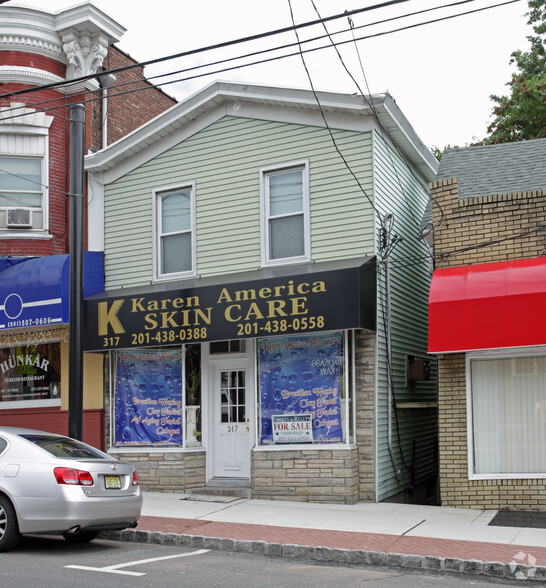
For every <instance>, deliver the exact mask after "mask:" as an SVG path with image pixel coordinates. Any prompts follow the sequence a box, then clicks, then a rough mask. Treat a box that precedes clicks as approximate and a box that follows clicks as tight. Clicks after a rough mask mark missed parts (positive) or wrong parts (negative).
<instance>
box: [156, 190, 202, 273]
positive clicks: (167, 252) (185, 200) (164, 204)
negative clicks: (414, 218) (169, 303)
mask: <svg viewBox="0 0 546 588" xmlns="http://www.w3.org/2000/svg"><path fill="white" fill-rule="evenodd" d="M194 195H195V186H194V185H187V186H183V187H180V188H168V189H165V190H158V191H155V192H154V198H155V205H156V207H155V211H156V255H155V278H156V279H170V278H179V277H186V276H192V275H194V274H195V212H194V209H195V196H194Z"/></svg>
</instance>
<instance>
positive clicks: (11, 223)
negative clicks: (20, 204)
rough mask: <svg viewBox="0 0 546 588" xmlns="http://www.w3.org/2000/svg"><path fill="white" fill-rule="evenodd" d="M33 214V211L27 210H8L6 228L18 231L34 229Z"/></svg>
mask: <svg viewBox="0 0 546 588" xmlns="http://www.w3.org/2000/svg"><path fill="white" fill-rule="evenodd" d="M31 214H32V213H31V211H30V210H28V209H25V208H8V209H7V211H6V226H8V227H11V228H16V229H30V228H31V227H32V220H31Z"/></svg>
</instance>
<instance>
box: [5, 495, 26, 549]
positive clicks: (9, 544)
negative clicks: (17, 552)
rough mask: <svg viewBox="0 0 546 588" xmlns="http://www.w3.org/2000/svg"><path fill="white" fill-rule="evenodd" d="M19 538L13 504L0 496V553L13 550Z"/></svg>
mask: <svg viewBox="0 0 546 588" xmlns="http://www.w3.org/2000/svg"><path fill="white" fill-rule="evenodd" d="M20 538H21V534H20V533H19V523H18V522H17V515H16V514H15V509H14V508H13V504H11V502H10V501H9V499H8V498H6V497H5V496H0V551H8V550H9V549H13V548H14V547H15V546H16V545H17V543H19V539H20Z"/></svg>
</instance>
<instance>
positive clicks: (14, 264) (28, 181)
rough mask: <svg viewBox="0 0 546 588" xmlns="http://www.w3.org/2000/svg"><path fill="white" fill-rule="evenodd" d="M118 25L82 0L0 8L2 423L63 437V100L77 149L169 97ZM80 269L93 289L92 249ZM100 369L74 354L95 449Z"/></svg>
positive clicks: (95, 145)
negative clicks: (81, 127) (76, 122)
mask: <svg viewBox="0 0 546 588" xmlns="http://www.w3.org/2000/svg"><path fill="white" fill-rule="evenodd" d="M124 32H125V29H124V28H123V27H122V26H121V25H120V24H119V23H117V22H116V21H115V20H113V19H111V18H110V17H109V16H108V15H106V14H105V13H104V12H102V11H101V10H99V9H98V8H96V7H95V6H94V5H93V4H91V3H89V2H87V3H81V4H79V5H77V6H74V7H72V8H68V9H65V10H62V11H60V12H57V13H54V12H52V11H50V10H48V9H47V8H46V9H36V8H29V7H26V6H23V5H18V4H16V3H14V2H13V3H12V2H10V3H9V4H5V5H2V6H1V7H0V423H2V424H9V425H23V426H32V427H36V428H46V429H49V430H52V431H54V432H59V433H66V432H67V399H68V394H67V392H68V388H67V371H68V359H67V357H68V324H67V323H68V296H69V293H68V289H69V288H68V269H69V261H68V249H69V230H68V219H69V201H70V196H69V173H68V171H69V159H70V157H69V133H70V131H69V119H70V105H71V104H75V103H82V104H83V105H84V107H85V113H86V115H85V127H86V131H85V149H86V151H87V150H95V151H96V150H98V149H102V148H103V147H105V146H106V145H108V144H109V143H112V142H113V141H116V140H117V139H119V138H120V137H121V136H123V135H124V134H126V133H128V132H130V131H132V130H134V129H135V128H137V127H138V126H140V125H142V124H143V123H144V122H146V121H147V120H149V119H150V118H153V117H154V116H155V115H156V114H159V113H160V112H162V111H164V110H166V109H167V108H169V107H171V106H172V105H173V104H175V103H176V101H175V100H173V99H172V98H170V97H169V96H167V95H166V94H164V93H163V92H161V91H160V90H159V89H157V88H154V87H153V86H152V85H151V84H149V83H148V82H147V81H146V80H145V79H144V77H143V71H142V68H141V67H136V68H135V67H132V66H134V65H136V62H135V61H134V60H133V59H132V58H131V57H129V56H128V55H126V54H125V53H123V52H122V51H120V50H119V49H118V48H117V47H115V46H114V45H113V44H114V43H115V42H117V41H119V39H120V38H121V36H122V35H123V33H124ZM105 69H108V70H119V71H116V73H115V74H108V75H102V76H101V75H100V74H101V72H103V71H104V70H105ZM120 84H121V85H123V86H122V87H121V86H120ZM127 84H129V85H127ZM116 85H117V86H120V89H117V88H116ZM128 87H130V88H131V89H133V90H138V91H135V92H132V93H128V92H126V90H127V88H128ZM121 90H122V91H121ZM92 198H93V194H90V195H89V199H91V200H92ZM85 221H86V223H85V231H86V235H84V238H85V239H87V227H88V223H87V213H85ZM98 229H99V230H102V222H101V224H100V227H98ZM95 230H97V228H96V227H95V226H94V225H93V224H91V225H89V231H90V232H91V233H93V232H94V231H95ZM85 266H86V268H85V269H86V272H85V274H86V280H85V282H86V283H85V290H86V293H87V294H91V293H96V292H100V291H102V290H103V289H104V269H103V253H102V250H101V251H96V252H86V254H85ZM102 373H103V366H102V358H100V357H98V356H95V357H92V356H87V357H85V376H86V379H85V386H84V387H85V395H84V396H85V403H84V404H85V413H86V417H85V431H84V437H85V439H86V440H88V441H91V442H92V443H94V444H96V445H99V446H100V445H101V444H102V443H103V434H102V431H103V427H102V423H103V416H102V412H103V394H102Z"/></svg>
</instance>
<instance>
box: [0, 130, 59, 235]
mask: <svg viewBox="0 0 546 588" xmlns="http://www.w3.org/2000/svg"><path fill="white" fill-rule="evenodd" d="M11 137H12V138H13V140H12V141H9V139H10V136H9V135H8V136H4V137H3V139H4V141H3V142H9V143H12V148H11V149H9V147H8V153H16V152H17V151H19V152H20V153H22V154H21V155H19V154H17V155H11V154H10V155H7V154H5V153H6V150H5V149H2V151H0V229H6V230H10V231H14V230H15V231H17V230H18V229H20V230H29V229H39V230H45V229H47V204H48V203H47V188H46V181H45V180H46V176H47V170H46V168H45V161H46V157H45V151H46V149H45V143H46V138H45V137H30V136H22V137H19V140H15V137H16V136H15V135H12V136H11ZM31 144H33V145H34V146H41V149H38V150H37V151H38V152H40V151H42V155H41V156H39V157H36V156H33V155H30V153H32V152H34V153H35V152H36V149H33V148H32V147H31Z"/></svg>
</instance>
